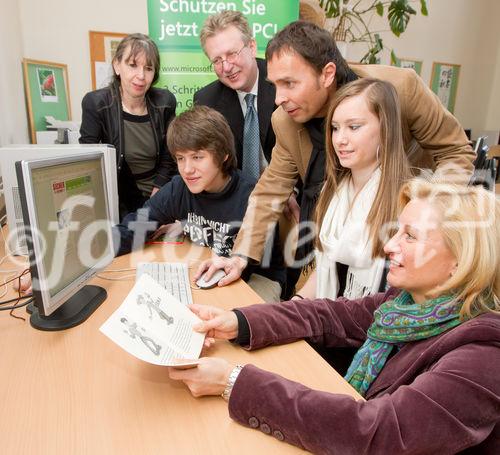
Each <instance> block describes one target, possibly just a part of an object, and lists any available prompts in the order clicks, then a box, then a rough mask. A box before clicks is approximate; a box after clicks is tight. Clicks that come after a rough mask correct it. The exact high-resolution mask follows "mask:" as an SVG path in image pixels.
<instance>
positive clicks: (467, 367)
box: [229, 289, 500, 455]
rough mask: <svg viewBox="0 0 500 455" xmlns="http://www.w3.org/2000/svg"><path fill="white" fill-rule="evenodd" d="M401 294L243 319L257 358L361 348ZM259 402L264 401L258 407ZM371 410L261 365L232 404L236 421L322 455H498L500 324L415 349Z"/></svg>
mask: <svg viewBox="0 0 500 455" xmlns="http://www.w3.org/2000/svg"><path fill="white" fill-rule="evenodd" d="M394 294H395V290H394V289H392V290H389V292H388V293H386V294H377V295H374V296H370V297H365V298H363V299H359V300H353V301H348V300H345V299H337V300H335V301H331V300H327V299H321V300H320V299H318V300H313V301H297V300H295V301H291V302H286V303H282V304H269V305H262V304H260V305H253V306H250V307H246V308H239V310H240V311H241V312H242V313H243V314H244V316H245V317H246V318H247V320H248V323H249V326H250V334H251V340H250V346H249V348H250V349H257V348H262V347H264V346H268V345H271V344H283V343H290V342H293V341H295V340H297V339H301V338H308V339H311V340H313V341H315V342H317V343H323V344H324V345H325V346H332V347H333V346H354V347H359V346H361V344H362V343H363V342H364V341H365V339H366V332H367V330H368V327H369V326H370V324H371V323H372V321H373V312H374V310H375V309H376V308H377V307H378V306H379V305H380V304H381V303H382V302H384V301H385V300H388V298H389V297H391V296H394ZM257 397H258V398H257ZM366 399H367V401H366V402H363V401H360V402H357V401H355V400H354V399H353V398H351V397H349V396H346V395H340V394H334V393H326V392H319V391H314V390H311V389H309V388H308V387H305V386H303V385H301V384H298V383H296V382H293V381H289V380H287V379H285V378H283V377H281V376H279V375H276V374H273V373H269V372H267V371H264V370H261V369H259V368H257V367H255V366H253V365H247V366H245V367H244V368H243V370H242V371H241V373H240V375H239V376H238V379H237V380H236V383H235V385H234V388H233V391H232V394H231V398H230V401H229V412H230V415H231V417H232V418H233V419H235V420H237V421H238V422H240V423H242V424H243V425H247V426H250V427H251V428H256V429H260V430H261V431H263V432H264V433H266V434H270V435H272V436H274V437H276V438H278V439H280V440H284V441H286V442H289V443H291V444H295V445H297V446H300V447H302V448H305V449H307V450H309V451H311V452H314V453H320V454H334V453H335V454H341V455H344V454H356V455H359V454H368V453H373V454H384V455H389V454H397V455H400V454H404V453H411V454H439V455H444V454H454V453H458V452H461V451H464V453H482V454H492V455H493V454H495V455H498V454H500V316H498V315H496V314H492V313H488V314H483V315H481V316H478V317H476V318H474V319H472V320H470V321H468V322H465V323H463V324H461V325H459V326H458V327H455V328H453V329H451V330H449V331H447V332H445V333H442V334H441V335H438V336H435V337H432V338H428V339H426V340H422V341H417V342H412V343H408V344H406V345H404V346H403V348H402V349H401V350H400V351H398V352H397V353H396V354H395V355H393V356H392V357H391V358H390V359H389V360H388V361H387V363H386V364H385V366H384V368H383V370H382V371H381V373H380V375H379V376H378V377H377V379H376V380H375V381H374V382H373V384H372V385H371V387H370V388H369V389H368V392H367V394H366Z"/></svg>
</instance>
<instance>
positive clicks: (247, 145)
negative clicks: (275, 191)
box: [194, 11, 276, 181]
mask: <svg viewBox="0 0 500 455" xmlns="http://www.w3.org/2000/svg"><path fill="white" fill-rule="evenodd" d="M200 41H201V46H202V48H203V51H204V52H205V54H206V55H207V57H208V58H209V60H210V62H211V65H212V69H213V71H214V72H215V74H216V75H217V78H218V79H217V80H216V81H214V82H212V83H211V84H208V85H207V86H206V87H203V88H202V89H201V90H199V91H198V92H196V93H195V95H194V102H195V103H196V104H202V105H206V106H209V107H212V108H213V109H216V110H217V111H219V112H220V113H221V114H222V115H224V117H225V118H226V120H227V121H228V123H229V126H230V127H231V130H232V132H233V135H234V139H235V145H236V154H237V161H238V168H239V169H242V170H243V174H244V175H245V176H246V177H247V178H249V179H250V180H254V181H256V180H258V178H259V177H260V174H261V173H262V171H263V170H264V168H265V167H266V166H267V164H268V163H269V161H270V160H271V150H272V148H273V147H274V144H275V142H276V138H275V135H274V132H273V129H272V128H271V114H272V113H273V111H274V110H275V109H276V106H275V104H274V98H275V93H276V92H275V90H274V86H273V85H272V84H271V83H270V82H269V81H267V68H266V62H265V60H262V59H258V58H256V52H257V44H256V42H255V39H254V38H253V36H252V32H251V30H250V26H249V24H248V22H247V20H246V19H245V16H243V14H242V13H241V12H240V11H223V12H221V13H218V14H215V15H213V16H209V17H208V18H207V19H206V21H205V23H204V24H203V27H202V29H201V32H200Z"/></svg>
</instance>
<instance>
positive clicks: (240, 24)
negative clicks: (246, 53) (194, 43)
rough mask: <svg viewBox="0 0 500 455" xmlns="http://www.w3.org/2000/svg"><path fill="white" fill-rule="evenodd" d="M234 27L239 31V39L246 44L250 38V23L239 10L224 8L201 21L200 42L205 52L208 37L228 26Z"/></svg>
mask: <svg viewBox="0 0 500 455" xmlns="http://www.w3.org/2000/svg"><path fill="white" fill-rule="evenodd" d="M231 25H232V26H233V27H236V28H237V29H238V30H239V32H240V33H241V39H242V40H243V43H244V44H245V45H247V44H248V43H249V42H250V41H251V40H252V39H253V36H252V31H251V30H250V25H248V21H247V20H246V18H245V16H244V15H243V13H242V12H241V11H233V10H225V11H221V12H220V13H217V14H214V15H213V16H208V17H207V18H206V20H205V22H204V23H203V27H202V28H201V31H200V43H201V47H202V48H203V52H205V54H206V53H207V51H206V50H205V44H206V42H207V39H208V38H211V37H212V36H214V35H216V34H217V33H219V32H221V31H222V30H225V29H226V28H228V27H230V26H231Z"/></svg>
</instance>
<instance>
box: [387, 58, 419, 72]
mask: <svg viewBox="0 0 500 455" xmlns="http://www.w3.org/2000/svg"><path fill="white" fill-rule="evenodd" d="M391 65H392V66H398V67H400V68H411V69H413V70H415V72H416V73H417V74H418V75H419V76H421V75H422V61H421V60H413V59H411V58H404V57H402V58H398V57H395V58H393V57H392V56H391Z"/></svg>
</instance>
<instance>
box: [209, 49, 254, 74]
mask: <svg viewBox="0 0 500 455" xmlns="http://www.w3.org/2000/svg"><path fill="white" fill-rule="evenodd" d="M245 47H247V45H246V44H244V45H243V47H242V48H241V49H240V50H239V51H235V52H231V53H229V54H227V56H226V58H221V57H217V58H216V59H215V60H213V61H212V62H210V66H211V67H212V69H213V68H217V69H220V68H222V65H223V64H224V62H227V63H231V65H232V64H233V63H236V60H238V57H239V56H240V53H241V51H242V50H243V49H245Z"/></svg>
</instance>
